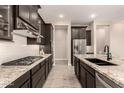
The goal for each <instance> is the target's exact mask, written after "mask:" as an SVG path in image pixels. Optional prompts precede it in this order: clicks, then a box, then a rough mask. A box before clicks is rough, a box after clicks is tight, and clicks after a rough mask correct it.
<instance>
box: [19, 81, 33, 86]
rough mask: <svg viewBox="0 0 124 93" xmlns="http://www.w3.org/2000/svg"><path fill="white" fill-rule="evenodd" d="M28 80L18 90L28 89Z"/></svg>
mask: <svg viewBox="0 0 124 93" xmlns="http://www.w3.org/2000/svg"><path fill="white" fill-rule="evenodd" d="M30 85H31V84H30V80H28V81H26V82H25V83H24V84H23V85H22V86H21V87H20V88H30V87H31V86H30Z"/></svg>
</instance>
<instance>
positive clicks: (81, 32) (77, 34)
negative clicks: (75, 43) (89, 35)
mask: <svg viewBox="0 0 124 93" xmlns="http://www.w3.org/2000/svg"><path fill="white" fill-rule="evenodd" d="M71 34H72V39H86V27H85V26H84V27H82V26H81V27H79V26H73V27H71Z"/></svg>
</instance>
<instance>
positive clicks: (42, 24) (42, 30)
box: [39, 17, 46, 45]
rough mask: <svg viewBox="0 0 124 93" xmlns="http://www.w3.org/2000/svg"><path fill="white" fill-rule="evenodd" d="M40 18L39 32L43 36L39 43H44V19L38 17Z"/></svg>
mask: <svg viewBox="0 0 124 93" xmlns="http://www.w3.org/2000/svg"><path fill="white" fill-rule="evenodd" d="M40 20H41V25H40V29H39V31H40V34H41V35H42V36H43V38H41V45H45V33H46V29H45V26H46V25H45V22H44V20H43V19H42V18H41V17H40Z"/></svg>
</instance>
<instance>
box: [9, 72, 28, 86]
mask: <svg viewBox="0 0 124 93" xmlns="http://www.w3.org/2000/svg"><path fill="white" fill-rule="evenodd" d="M29 79H30V71H28V72H27V73H25V74H24V75H22V76H21V77H19V78H18V79H16V80H15V81H14V82H12V83H11V84H9V85H8V86H7V88H19V87H21V86H22V85H23V84H24V83H25V82H26V81H27V80H29Z"/></svg>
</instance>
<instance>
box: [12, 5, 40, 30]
mask: <svg viewBox="0 0 124 93" xmlns="http://www.w3.org/2000/svg"><path fill="white" fill-rule="evenodd" d="M14 7H15V11H16V20H15V28H16V29H20V28H23V23H26V24H28V25H29V26H30V27H32V28H34V29H36V30H38V29H39V24H38V19H39V15H38V9H39V8H40V7H39V6H38V5H18V6H17V5H16V6H14ZM22 21H23V22H22Z"/></svg>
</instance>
